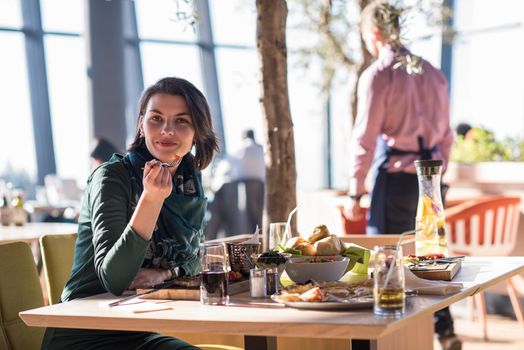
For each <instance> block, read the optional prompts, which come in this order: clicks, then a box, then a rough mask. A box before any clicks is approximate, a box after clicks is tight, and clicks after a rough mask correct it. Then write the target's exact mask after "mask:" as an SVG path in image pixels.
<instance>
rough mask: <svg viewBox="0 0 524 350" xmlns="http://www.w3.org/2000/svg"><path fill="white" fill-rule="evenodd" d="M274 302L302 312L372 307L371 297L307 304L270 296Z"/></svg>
mask: <svg viewBox="0 0 524 350" xmlns="http://www.w3.org/2000/svg"><path fill="white" fill-rule="evenodd" d="M271 299H272V300H273V301H274V302H277V303H279V304H284V305H286V306H289V307H292V308H295V309H303V310H358V309H367V308H372V307H373V297H358V298H354V299H349V300H348V302H347V303H346V302H344V303H339V302H334V301H322V302H307V301H281V300H278V299H276V298H275V296H274V295H272V296H271Z"/></svg>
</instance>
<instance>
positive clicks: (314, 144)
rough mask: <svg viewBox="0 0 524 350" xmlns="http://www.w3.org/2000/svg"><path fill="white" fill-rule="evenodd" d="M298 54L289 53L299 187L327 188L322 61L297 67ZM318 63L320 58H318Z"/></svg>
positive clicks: (290, 89) (305, 188)
mask: <svg viewBox="0 0 524 350" xmlns="http://www.w3.org/2000/svg"><path fill="white" fill-rule="evenodd" d="M297 59H298V57H297V56H294V55H289V56H288V69H289V71H288V84H289V95H290V96H289V98H290V104H291V116H292V117H293V125H294V135H295V158H296V164H297V165H296V166H297V188H299V189H301V190H312V189H319V188H324V187H325V185H326V184H327V181H326V178H325V174H326V173H327V171H326V164H327V163H326V159H325V157H324V152H325V149H326V144H325V142H326V137H325V136H324V135H325V133H326V130H327V126H326V121H325V111H324V104H323V101H322V98H321V96H322V93H321V89H320V85H319V84H318V82H320V81H321V73H320V68H319V65H318V64H316V63H315V62H313V63H312V64H311V65H310V66H309V67H308V68H307V69H302V68H294V67H296V64H295V62H296V60H297ZM317 63H318V62H317Z"/></svg>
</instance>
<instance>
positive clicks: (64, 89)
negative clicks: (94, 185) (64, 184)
mask: <svg viewBox="0 0 524 350" xmlns="http://www.w3.org/2000/svg"><path fill="white" fill-rule="evenodd" d="M44 43H45V50H46V62H47V72H48V83H49V98H50V107H51V119H52V124H53V141H54V148H55V159H56V166H57V172H58V175H59V176H61V177H63V178H74V179H76V181H77V183H78V185H79V186H80V187H83V186H85V183H86V180H87V176H88V175H89V144H90V140H89V135H90V130H89V123H88V111H89V108H88V101H87V79H86V74H85V67H86V53H85V49H84V44H83V41H82V39H81V38H75V37H62V36H47V37H45V40H44Z"/></svg>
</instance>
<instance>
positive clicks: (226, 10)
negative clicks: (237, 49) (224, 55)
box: [209, 0, 257, 47]
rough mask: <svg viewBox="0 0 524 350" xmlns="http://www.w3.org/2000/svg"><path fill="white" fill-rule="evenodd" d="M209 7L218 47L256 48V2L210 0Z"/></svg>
mask: <svg viewBox="0 0 524 350" xmlns="http://www.w3.org/2000/svg"><path fill="white" fill-rule="evenodd" d="M209 5H210V6H209V7H210V10H209V11H210V12H211V25H212V28H213V39H214V41H215V43H216V44H217V45H220V44H234V45H244V46H250V47H255V46H256V44H255V40H256V35H255V33H256V25H257V14H256V8H255V2H254V1H245V0H228V1H223V0H210V1H209ZM239 28H241V30H239Z"/></svg>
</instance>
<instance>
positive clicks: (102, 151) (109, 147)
mask: <svg viewBox="0 0 524 350" xmlns="http://www.w3.org/2000/svg"><path fill="white" fill-rule="evenodd" d="M115 153H120V151H119V150H118V149H117V148H116V147H115V146H114V145H113V144H112V143H111V142H109V141H108V140H106V139H104V138H98V139H95V146H94V147H93V150H92V151H91V154H90V157H91V166H92V168H93V169H94V168H96V167H97V166H99V165H101V164H102V163H104V162H107V161H108V160H109V159H111V157H112V156H113V154H115Z"/></svg>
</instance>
